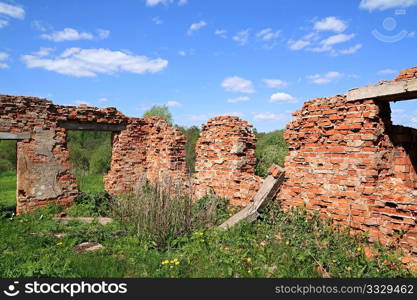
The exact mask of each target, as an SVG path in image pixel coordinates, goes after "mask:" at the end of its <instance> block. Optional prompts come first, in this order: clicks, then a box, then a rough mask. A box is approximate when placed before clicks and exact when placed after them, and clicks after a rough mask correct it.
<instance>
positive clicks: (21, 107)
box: [0, 95, 185, 213]
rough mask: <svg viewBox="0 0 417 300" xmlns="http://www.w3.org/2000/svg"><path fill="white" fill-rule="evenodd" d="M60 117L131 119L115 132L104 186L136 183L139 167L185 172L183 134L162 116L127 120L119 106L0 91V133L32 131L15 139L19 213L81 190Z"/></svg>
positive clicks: (153, 173) (150, 173) (149, 171)
mask: <svg viewBox="0 0 417 300" xmlns="http://www.w3.org/2000/svg"><path fill="white" fill-rule="evenodd" d="M59 122H79V123H90V124H110V125H124V124H128V129H127V130H124V131H122V132H121V133H118V134H115V136H114V142H115V145H114V153H113V161H112V170H111V171H110V172H109V175H108V176H107V177H106V188H108V190H109V192H114V191H116V190H118V188H121V189H123V188H125V187H126V186H128V185H130V186H132V185H134V184H135V180H137V179H138V178H139V177H140V176H141V174H143V173H141V172H145V176H147V177H148V178H150V179H152V180H155V178H156V177H158V176H159V175H160V174H161V173H164V174H167V175H170V176H174V177H181V176H183V175H184V174H185V153H184V144H185V137H184V136H183V135H182V134H181V133H180V132H179V130H177V129H175V128H173V127H171V126H168V124H167V123H166V122H165V121H164V120H161V119H159V118H144V119H135V118H132V119H129V118H128V117H126V116H124V115H123V114H122V113H120V112H119V111H117V110H116V109H115V108H104V109H99V108H96V107H87V106H79V107H76V106H62V105H54V104H52V102H50V101H47V100H43V99H38V98H34V97H21V96H6V95H0V132H16V133H30V134H31V138H30V139H26V140H19V141H18V142H17V213H23V212H25V211H28V210H32V209H35V208H37V207H41V206H44V205H46V204H49V203H52V202H55V203H60V204H63V205H69V204H71V203H72V202H73V199H74V197H75V196H77V195H78V194H79V188H78V185H77V183H76V180H75V178H74V176H73V175H72V174H71V171H70V162H69V152H68V148H67V142H66V140H67V130H66V129H64V128H61V127H59Z"/></svg>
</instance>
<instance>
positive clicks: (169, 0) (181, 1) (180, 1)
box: [146, 0, 188, 6]
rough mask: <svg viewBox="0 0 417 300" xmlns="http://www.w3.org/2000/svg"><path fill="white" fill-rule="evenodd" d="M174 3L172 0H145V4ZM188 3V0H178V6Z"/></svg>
mask: <svg viewBox="0 0 417 300" xmlns="http://www.w3.org/2000/svg"><path fill="white" fill-rule="evenodd" d="M171 3H174V0H146V5H147V6H156V5H158V4H163V5H169V4H171ZM187 3H188V0H178V6H183V5H185V4H187Z"/></svg>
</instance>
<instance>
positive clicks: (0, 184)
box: [0, 171, 16, 207]
mask: <svg viewBox="0 0 417 300" xmlns="http://www.w3.org/2000/svg"><path fill="white" fill-rule="evenodd" d="M0 206H3V207H14V206H16V172H15V171H8V172H1V173H0Z"/></svg>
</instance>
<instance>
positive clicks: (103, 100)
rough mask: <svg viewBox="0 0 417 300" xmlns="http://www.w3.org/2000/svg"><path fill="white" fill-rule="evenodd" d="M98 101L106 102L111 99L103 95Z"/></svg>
mask: <svg viewBox="0 0 417 300" xmlns="http://www.w3.org/2000/svg"><path fill="white" fill-rule="evenodd" d="M98 101H99V102H103V103H104V102H109V99H107V98H105V97H103V98H100V99H98Z"/></svg>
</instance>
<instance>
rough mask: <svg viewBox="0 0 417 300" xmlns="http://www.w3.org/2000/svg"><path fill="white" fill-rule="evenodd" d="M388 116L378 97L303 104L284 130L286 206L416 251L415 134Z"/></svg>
mask: <svg viewBox="0 0 417 300" xmlns="http://www.w3.org/2000/svg"><path fill="white" fill-rule="evenodd" d="M404 73H407V72H404ZM407 74H408V73H407ZM407 78H409V77H407ZM390 114H391V111H390V106H389V102H387V101H377V100H374V99H368V100H360V101H347V99H346V96H345V95H338V96H334V97H328V98H317V99H313V100H310V101H307V102H305V103H304V105H303V107H302V108H301V109H300V110H299V111H297V112H296V113H295V114H294V116H295V117H296V119H295V120H294V121H292V122H291V123H289V124H288V125H287V127H286V133H285V138H286V140H287V142H288V145H289V150H290V151H289V155H288V156H287V158H286V159H285V169H286V181H285V183H284V185H283V187H282V188H281V191H280V192H279V194H278V195H277V199H278V200H279V201H280V202H281V203H282V205H283V207H284V208H288V207H291V206H305V207H306V208H307V209H309V210H314V211H317V212H318V213H320V214H321V215H322V216H324V217H329V218H331V219H332V220H333V221H334V223H336V224H340V225H342V226H346V227H350V228H351V229H352V232H368V233H369V235H370V238H371V239H372V240H379V241H380V242H382V243H390V242H398V243H399V244H400V245H401V246H402V247H404V248H406V249H408V250H411V251H413V252H417V226H416V225H417V201H416V200H417V189H416V178H417V177H416V165H417V164H416V152H417V143H416V141H417V139H416V137H417V131H416V130H415V129H412V128H406V127H402V126H395V125H392V123H391V120H390Z"/></svg>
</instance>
